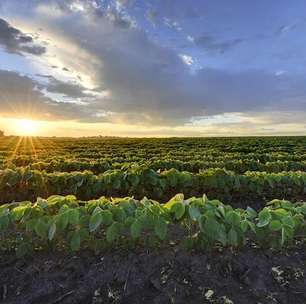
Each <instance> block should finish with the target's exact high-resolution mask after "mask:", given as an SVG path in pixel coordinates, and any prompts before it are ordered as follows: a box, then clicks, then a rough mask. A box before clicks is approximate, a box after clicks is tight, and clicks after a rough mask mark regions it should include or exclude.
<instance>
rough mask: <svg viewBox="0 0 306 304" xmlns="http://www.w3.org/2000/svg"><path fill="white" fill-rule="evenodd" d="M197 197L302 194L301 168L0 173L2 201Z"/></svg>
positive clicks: (305, 186) (304, 176)
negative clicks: (70, 197)
mask: <svg viewBox="0 0 306 304" xmlns="http://www.w3.org/2000/svg"><path fill="white" fill-rule="evenodd" d="M178 192H182V193H184V194H185V195H186V196H199V195H202V194H203V193H206V194H207V195H209V197H212V198H217V199H221V200H223V201H226V202H228V201H234V202H235V201H239V202H241V201H249V202H250V201H256V200H257V201H267V200H270V199H273V198H285V199H294V200H298V199H304V198H305V194H306V172H300V171H297V172H282V173H266V172H247V173H245V174H235V173H233V172H231V171H226V170H223V169H209V170H205V171H201V172H200V173H196V174H195V173H190V172H185V171H182V172H181V171H177V170H175V169H170V170H166V171H163V172H160V173H159V172H156V171H154V170H151V169H142V168H135V169H129V170H125V171H123V170H109V171H106V172H104V173H103V174H100V175H94V174H93V173H92V172H87V171H85V172H73V173H66V172H65V173H46V172H43V171H35V170H34V171H33V170H28V169H23V168H19V169H17V170H10V169H6V170H3V171H1V172H0V195H1V198H2V201H3V202H9V201H13V200H15V201H16V200H33V199H35V198H36V197H38V196H40V197H47V196H49V195H53V194H59V195H67V194H73V195H76V196H77V197H78V198H80V199H84V200H88V199H90V198H93V197H94V198H97V197H100V196H108V197H122V196H134V197H136V198H141V197H143V196H147V197H150V198H153V199H158V200H161V201H167V200H168V199H170V197H171V196H173V195H175V193H178Z"/></svg>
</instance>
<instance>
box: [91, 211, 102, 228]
mask: <svg viewBox="0 0 306 304" xmlns="http://www.w3.org/2000/svg"><path fill="white" fill-rule="evenodd" d="M101 223H102V214H101V212H97V213H93V215H92V216H91V217H90V220H89V231H90V232H93V231H95V230H96V229H98V227H99V226H100V225H101Z"/></svg>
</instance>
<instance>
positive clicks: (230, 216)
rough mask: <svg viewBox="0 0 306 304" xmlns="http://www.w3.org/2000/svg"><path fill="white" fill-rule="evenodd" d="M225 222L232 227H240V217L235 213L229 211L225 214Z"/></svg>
mask: <svg viewBox="0 0 306 304" xmlns="http://www.w3.org/2000/svg"><path fill="white" fill-rule="evenodd" d="M225 220H226V222H227V223H228V224H230V225H232V226H236V227H238V226H240V221H241V216H240V214H239V213H238V212H236V211H229V212H227V213H226V214H225Z"/></svg>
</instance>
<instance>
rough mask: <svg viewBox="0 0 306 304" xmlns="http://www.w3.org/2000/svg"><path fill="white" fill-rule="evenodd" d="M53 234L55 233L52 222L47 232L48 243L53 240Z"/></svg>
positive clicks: (54, 225) (54, 226)
mask: <svg viewBox="0 0 306 304" xmlns="http://www.w3.org/2000/svg"><path fill="white" fill-rule="evenodd" d="M55 232H56V224H55V222H53V223H52V224H51V226H50V227H49V231H48V239H49V241H52V240H53V238H54V235H55Z"/></svg>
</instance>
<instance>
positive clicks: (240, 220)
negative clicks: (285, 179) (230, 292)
mask: <svg viewBox="0 0 306 304" xmlns="http://www.w3.org/2000/svg"><path fill="white" fill-rule="evenodd" d="M305 228H306V203H296V204H293V203H291V202H289V201H286V200H273V201H271V202H269V203H268V204H267V206H266V207H265V208H263V209H262V210H260V211H259V212H258V213H257V212H256V211H255V210H253V209H252V208H250V207H248V208H247V209H239V208H237V209H234V208H232V207H231V206H229V205H224V204H223V203H221V202H220V201H218V200H209V199H208V198H207V197H206V196H205V195H204V196H203V197H201V198H199V197H198V198H197V197H191V198H189V199H185V198H184V196H183V195H182V194H178V195H176V196H175V197H173V198H172V199H171V200H170V201H169V202H167V203H166V204H164V205H160V204H159V203H157V202H155V201H153V200H149V199H147V198H144V199H142V200H135V199H133V198H129V197H126V198H117V199H113V200H108V199H106V198H105V197H101V198H100V199H97V200H90V201H86V202H84V201H79V200H77V199H76V198H75V197H74V196H71V195H69V196H66V197H65V196H52V197H49V198H48V199H47V200H43V199H40V198H39V199H38V200H37V201H36V202H35V203H34V204H31V203H29V202H21V203H15V204H5V205H2V206H1V207H0V235H1V241H0V246H1V249H2V250H15V251H16V254H17V256H19V257H20V256H23V255H26V254H30V253H31V252H33V251H34V250H38V249H44V248H50V246H51V247H52V248H55V249H57V250H71V251H78V250H80V249H81V248H83V249H84V248H88V249H91V250H94V251H97V250H103V249H106V248H108V247H109V248H110V247H113V246H127V244H130V245H132V246H157V245H158V244H159V245H162V244H163V243H165V244H167V243H169V242H174V243H181V244H188V246H189V247H194V248H200V249H203V250H206V249H210V248H213V247H216V246H223V247H225V246H230V247H236V248H237V247H241V246H243V245H244V244H245V243H246V242H255V243H257V244H258V245H261V246H269V247H275V248H281V247H283V246H286V245H289V244H290V243H291V242H292V241H293V240H294V239H295V237H297V236H298V237H299V238H301V237H303V238H305V237H306V235H305V231H306V230H305ZM178 231H180V232H181V236H180V237H178V236H177V235H176V234H177V232H178ZM173 232H175V233H173ZM130 245H129V246H130Z"/></svg>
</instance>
